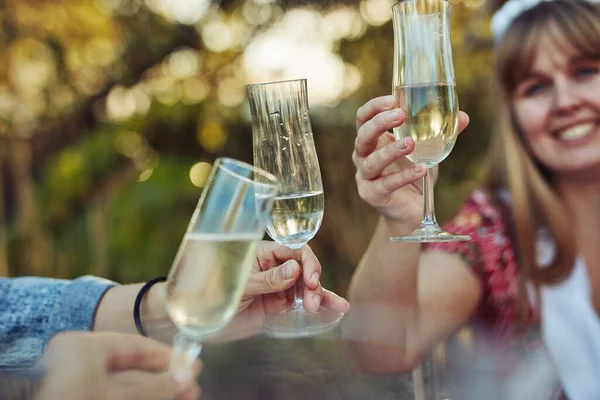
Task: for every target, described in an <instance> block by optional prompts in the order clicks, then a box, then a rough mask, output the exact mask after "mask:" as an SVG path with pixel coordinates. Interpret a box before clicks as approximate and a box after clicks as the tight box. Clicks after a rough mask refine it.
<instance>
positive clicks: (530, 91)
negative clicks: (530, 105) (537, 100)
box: [523, 83, 546, 96]
mask: <svg viewBox="0 0 600 400" xmlns="http://www.w3.org/2000/svg"><path fill="white" fill-rule="evenodd" d="M545 88H546V85H545V84H543V83H534V84H531V85H528V86H527V87H526V88H525V90H524V91H523V93H524V94H525V96H534V95H536V94H538V93H540V92H541V91H542V90H544V89H545Z"/></svg>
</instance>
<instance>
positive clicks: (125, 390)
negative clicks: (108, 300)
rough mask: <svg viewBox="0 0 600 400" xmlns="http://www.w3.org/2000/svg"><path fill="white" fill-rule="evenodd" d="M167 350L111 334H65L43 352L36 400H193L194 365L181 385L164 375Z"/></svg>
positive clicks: (149, 341) (147, 341) (196, 391)
mask: <svg viewBox="0 0 600 400" xmlns="http://www.w3.org/2000/svg"><path fill="white" fill-rule="evenodd" d="M170 362H171V346H168V345H166V344H163V343H160V342H157V341H155V340H152V339H149V338H145V337H142V336H139V335H130V334H122V333H112V332H102V333H100V332H98V333H91V332H64V333H59V334H57V335H55V336H54V337H53V338H52V339H51V340H50V342H49V343H48V346H47V347H46V351H45V352H44V356H43V357H42V360H41V361H40V364H39V366H40V368H41V369H42V370H43V371H44V378H43V382H42V386H41V389H40V392H39V394H38V396H37V400H71V399H72V400H87V399H90V400H134V399H145V400H172V399H177V400H194V399H198V398H199V397H200V387H199V386H198V384H197V383H196V381H195V378H196V375H197V374H198V373H200V369H201V364H200V361H199V360H197V361H196V364H195V365H194V371H193V372H191V373H190V376H189V379H188V380H187V381H186V382H183V383H182V382H176V381H175V379H173V376H172V375H171V373H170V372H169V365H170Z"/></svg>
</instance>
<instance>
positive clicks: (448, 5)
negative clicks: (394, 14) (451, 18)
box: [392, 0, 452, 15]
mask: <svg viewBox="0 0 600 400" xmlns="http://www.w3.org/2000/svg"><path fill="white" fill-rule="evenodd" d="M411 1H412V2H415V3H416V2H417V1H418V0H398V1H397V2H396V3H395V4H394V5H393V6H392V11H396V10H397V9H398V7H400V5H402V4H404V3H408V2H411ZM438 1H439V2H441V3H443V4H445V7H444V10H443V11H436V12H430V13H423V14H420V15H436V14H443V13H445V12H447V11H448V10H450V9H451V8H452V3H451V2H450V0H438Z"/></svg>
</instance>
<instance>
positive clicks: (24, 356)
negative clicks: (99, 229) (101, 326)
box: [0, 276, 115, 369]
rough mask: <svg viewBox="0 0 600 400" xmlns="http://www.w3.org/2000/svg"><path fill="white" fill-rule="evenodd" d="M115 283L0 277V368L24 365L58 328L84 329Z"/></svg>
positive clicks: (93, 279)
mask: <svg viewBox="0 0 600 400" xmlns="http://www.w3.org/2000/svg"><path fill="white" fill-rule="evenodd" d="M114 285H115V283H114V282H111V281H108V280H105V279H101V278H96V277H91V276H83V277H80V278H77V279H74V280H60V279H50V278H35V277H23V278H0V369H13V368H27V367H31V366H33V365H34V364H35V363H36V362H37V361H38V360H39V358H40V357H41V355H42V352H43V351H44V347H45V345H46V342H47V341H48V340H49V339H50V338H51V337H52V336H53V335H54V334H56V333H58V332H61V331H87V330H91V329H92V327H93V323H94V316H95V314H96V308H97V307H98V304H99V303H100V300H101V299H102V296H104V294H105V293H106V291H107V290H108V289H109V288H110V287H112V286H114Z"/></svg>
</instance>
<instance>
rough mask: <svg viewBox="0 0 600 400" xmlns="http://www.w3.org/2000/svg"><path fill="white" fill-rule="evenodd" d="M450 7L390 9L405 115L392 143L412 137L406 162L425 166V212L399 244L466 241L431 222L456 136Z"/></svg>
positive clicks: (442, 0) (397, 90) (437, 2)
mask: <svg viewBox="0 0 600 400" xmlns="http://www.w3.org/2000/svg"><path fill="white" fill-rule="evenodd" d="M450 9H451V5H450V2H448V1H447V0H401V1H399V2H398V3H396V4H395V5H394V6H393V7H392V15H393V24H394V79H393V91H394V96H395V97H396V103H397V105H398V107H399V108H402V109H403V110H404V112H405V113H406V121H405V123H404V124H403V125H402V126H400V127H397V128H394V136H395V138H396V140H402V139H403V138H405V137H408V136H410V137H412V138H413V139H414V141H415V150H414V152H413V153H412V154H410V155H408V156H407V158H408V159H409V160H410V161H412V162H414V163H422V164H425V166H426V167H427V175H425V177H424V178H423V180H424V181H423V198H424V212H423V220H422V222H421V225H420V226H419V227H418V228H417V229H416V230H415V231H414V232H412V233H410V234H408V235H407V236H400V237H392V238H390V240H392V241H400V242H455V241H467V240H471V238H470V237H469V236H463V235H455V234H453V233H449V232H446V231H444V230H443V229H442V228H440V226H439V225H438V223H437V221H436V218H435V208H434V198H433V173H432V171H431V169H432V168H434V167H435V166H436V165H437V164H439V163H440V162H442V161H443V160H444V159H445V158H446V157H447V156H448V154H450V152H451V151H452V148H453V147H454V143H455V142H456V136H457V134H458V98H457V96H456V83H455V78H454V66H453V63H452V46H451V44H450Z"/></svg>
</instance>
